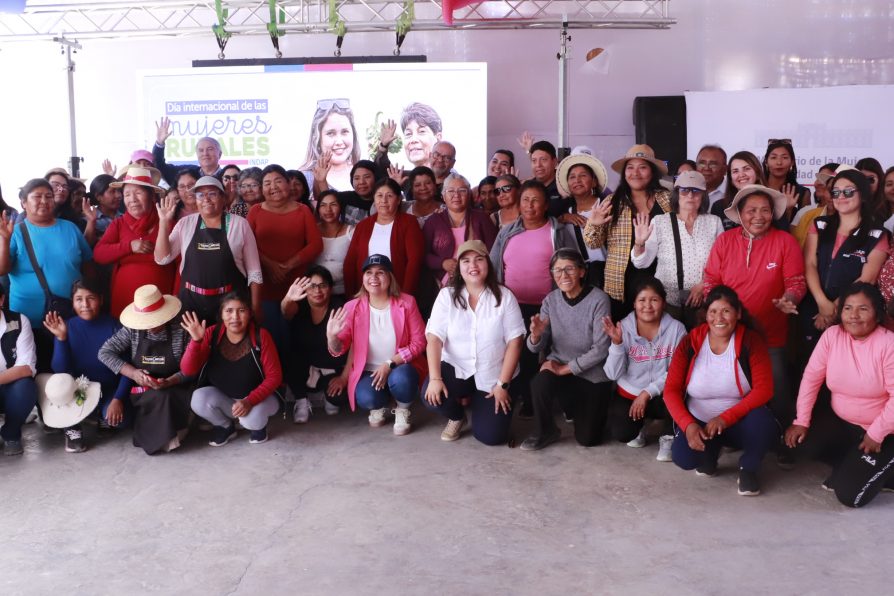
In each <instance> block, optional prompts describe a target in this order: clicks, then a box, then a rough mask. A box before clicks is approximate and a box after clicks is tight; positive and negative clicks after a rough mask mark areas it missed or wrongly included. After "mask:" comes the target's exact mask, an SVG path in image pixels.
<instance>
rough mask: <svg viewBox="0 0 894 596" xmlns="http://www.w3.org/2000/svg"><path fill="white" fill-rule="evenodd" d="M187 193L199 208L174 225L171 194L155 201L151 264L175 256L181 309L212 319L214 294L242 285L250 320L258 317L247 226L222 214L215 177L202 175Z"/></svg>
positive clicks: (254, 255)
mask: <svg viewBox="0 0 894 596" xmlns="http://www.w3.org/2000/svg"><path fill="white" fill-rule="evenodd" d="M192 191H193V192H195V193H196V200H197V201H198V205H199V212H198V213H193V214H191V215H187V216H186V217H184V218H182V219H181V220H180V221H178V222H177V224H176V225H174V215H175V213H176V210H177V205H176V203H175V202H174V200H173V199H172V198H171V197H165V198H164V199H162V200H161V203H160V205H159V206H158V215H159V229H158V241H157V242H156V243H155V253H154V254H155V262H156V263H158V264H159V265H167V264H168V263H172V262H173V261H174V259H176V258H177V257H178V256H179V257H181V259H180V293H179V296H180V300H181V301H182V302H183V305H184V310H190V311H193V312H195V313H196V314H197V315H198V316H199V320H200V321H206V322H208V323H211V322H213V321H216V320H217V315H218V307H219V306H220V297H221V296H223V295H224V294H227V293H229V292H232V291H233V290H238V289H245V288H246V287H248V288H249V290H250V291H251V300H252V305H253V309H254V312H255V317H256V319H257V320H258V321H261V320H263V315H262V314H261V282H262V281H263V277H262V275H261V260H260V257H259V255H258V245H257V243H256V242H255V235H254V234H253V233H252V231H251V226H250V225H249V223H248V221H246V220H245V219H244V218H242V217H237V216H234V215H231V214H229V213H224V203H225V201H226V194H225V192H224V187H223V184H221V183H220V180H218V179H217V178H215V177H213V176H203V177H202V178H200V179H199V180H198V181H197V182H196V184H195V186H193V188H192ZM171 228H173V229H171Z"/></svg>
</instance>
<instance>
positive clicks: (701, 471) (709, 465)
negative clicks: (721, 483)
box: [695, 461, 717, 478]
mask: <svg viewBox="0 0 894 596" xmlns="http://www.w3.org/2000/svg"><path fill="white" fill-rule="evenodd" d="M695 473H696V475H698V476H707V477H708V478H711V477H714V476H716V475H717V462H716V461H714V462H705V463H703V464H702V465H700V466H699V467H697V468H696V469H695Z"/></svg>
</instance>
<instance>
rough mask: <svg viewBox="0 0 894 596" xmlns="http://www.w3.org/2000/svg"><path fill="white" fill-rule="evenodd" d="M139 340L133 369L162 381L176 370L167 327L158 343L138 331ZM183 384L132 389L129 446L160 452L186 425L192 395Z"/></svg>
mask: <svg viewBox="0 0 894 596" xmlns="http://www.w3.org/2000/svg"><path fill="white" fill-rule="evenodd" d="M140 334H141V338H140V342H139V345H138V347H137V351H136V356H135V357H134V361H133V366H135V367H136V368H138V369H141V370H145V371H147V372H148V373H149V374H150V375H151V376H152V377H155V378H156V379H166V378H167V377H170V376H171V375H173V374H174V373H177V372H179V371H180V362H179V361H178V360H177V359H176V358H175V357H174V347H173V342H172V341H171V328H170V326H168V327H167V328H166V329H165V331H164V334H165V337H164V339H162V340H152V339H149V337H148V335H147V334H146V332H143V331H141V332H140ZM190 389H191V388H190V386H189V385H187V384H181V385H175V386H173V387H168V388H166V389H150V388H149V387H140V386H135V387H134V388H133V389H131V394H130V401H131V403H133V405H134V410H135V414H136V415H135V417H134V429H133V444H134V446H135V447H142V448H143V450H144V451H145V452H146V453H148V454H149V455H152V454H153V453H156V452H158V451H160V450H161V449H163V448H164V447H165V446H166V445H167V444H168V443H170V441H171V439H173V438H174V437H175V436H177V431H179V430H182V429H185V428H186V427H187V426H188V424H189V411H190V410H189V400H190V397H191V395H192V391H191V390H190Z"/></svg>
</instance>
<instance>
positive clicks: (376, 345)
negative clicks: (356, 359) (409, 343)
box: [365, 305, 397, 371]
mask: <svg viewBox="0 0 894 596" xmlns="http://www.w3.org/2000/svg"><path fill="white" fill-rule="evenodd" d="M396 353H397V338H396V337H395V335H394V323H392V322H391V306H390V305H388V306H386V307H385V308H373V306H372V305H370V307H369V351H368V352H367V353H366V367H365V369H366V370H367V371H374V370H376V369H377V368H379V367H380V366H382V363H384V362H385V361H387V360H388V359H389V358H391V357H392V356H394V355H395V354H396Z"/></svg>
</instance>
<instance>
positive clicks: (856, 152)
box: [686, 85, 894, 184]
mask: <svg viewBox="0 0 894 596" xmlns="http://www.w3.org/2000/svg"><path fill="white" fill-rule="evenodd" d="M892 105H894V86H891V85H856V86H848V87H819V88H813V89H756V90H752V91H715V92H707V91H706V92H691V93H686V131H687V138H688V147H687V153H688V155H689V157H690V158H691V159H695V156H696V154H697V153H698V150H699V148H700V147H701V146H702V145H706V144H716V145H720V146H721V147H723V148H724V149H725V150H726V152H727V155H732V154H733V153H735V152H737V151H742V150H748V151H751V152H752V153H754V154H755V155H757V157H758V159H763V157H764V153H765V152H766V149H767V140H768V139H791V141H792V145H793V146H794V149H795V156H796V159H797V166H798V181H799V182H801V183H802V184H812V183H813V182H814V180H815V177H816V172H817V170H818V169H819V168H820V167H821V166H822V165H823V164H826V163H829V162H837V163H847V164H850V165H853V164H854V163H855V162H856V161H857V160H859V159H862V158H864V157H874V158H876V159H877V160H879V161H880V162H881V164H882V167H884V168H888V167H889V166H892V165H894V121H892V120H891V119H890V118H888V113H889V112H890V110H891V106H892Z"/></svg>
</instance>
